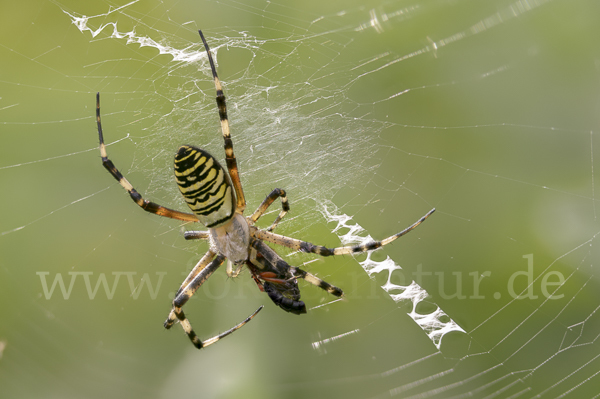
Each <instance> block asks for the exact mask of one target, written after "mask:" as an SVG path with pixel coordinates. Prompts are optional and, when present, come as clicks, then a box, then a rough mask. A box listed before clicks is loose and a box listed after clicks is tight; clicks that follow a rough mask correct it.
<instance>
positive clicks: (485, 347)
mask: <svg viewBox="0 0 600 399" xmlns="http://www.w3.org/2000/svg"><path fill="white" fill-rule="evenodd" d="M598 15H600V5H599V4H598V3H597V2H594V1H590V0H580V1H543V0H537V1H525V0H521V1H500V0H494V1H486V2H481V1H371V0H369V1H361V2H355V1H344V2H341V1H332V2H315V1H305V2H302V3H300V2H285V1H268V2H267V1H254V0H253V1H251V2H245V3H241V2H236V1H229V0H225V1H183V2H182V1H179V2H170V1H162V2H158V1H138V2H131V3H128V2H121V3H114V2H104V1H100V2H93V3H90V2H86V3H82V2H75V1H60V2H57V1H29V2H18V3H15V2H7V1H3V2H2V12H1V13H0V20H1V23H0V30H1V31H2V35H1V36H0V37H1V38H2V39H0V58H1V59H2V66H1V68H0V88H1V91H0V93H1V94H0V129H1V138H2V145H1V146H0V160H1V161H0V179H1V180H0V181H1V183H2V196H1V197H0V198H1V201H2V202H1V203H0V207H1V208H2V209H3V210H4V212H3V214H2V216H1V218H0V220H1V222H0V232H1V233H2V235H1V236H0V314H1V315H2V318H1V322H0V397H2V398H4V397H6V398H27V397H35V398H53V397H56V398H59V397H60V398H106V397H114V398H121V397H123V398H124V397H128V398H132V397H145V398H146V397H157V398H163V397H174V396H178V395H187V396H192V397H219V398H230V397H240V396H242V397H248V398H253V397H261V398H265V397H266V398H303V397H351V398H372V397H377V398H379V397H402V398H404V397H416V396H418V397H436V398H449V397H477V398H479V397H491V396H493V397H502V398H508V397H532V396H535V395H540V396H542V397H559V396H561V395H563V396H561V397H572V398H586V397H593V396H594V395H596V394H597V393H598V392H600V380H599V377H598V372H599V371H600V360H598V359H599V357H600V350H599V348H598V344H597V342H596V338H597V335H598V333H597V331H598V330H599V326H600V325H599V323H600V321H599V318H598V312H596V311H597V309H598V307H599V306H600V294H599V292H600V287H599V281H598V276H597V273H596V268H597V267H598V264H597V263H596V262H597V261H598V250H597V248H596V245H597V244H596V236H597V234H598V233H599V232H600V224H599V223H598V212H599V211H598V210H597V207H598V201H597V200H596V195H595V193H596V191H597V190H598V189H597V187H600V181H599V180H598V178H597V175H598V172H599V171H600V165H598V159H600V154H599V153H598V151H597V150H596V148H598V142H599V141H598V140H599V136H598V117H597V115H598V112H597V111H598V107H599V106H600V101H599V94H598V93H600V79H599V75H600V74H599V70H600V50H599V48H598V45H597V38H598V37H600V28H599V26H598V23H597V20H598ZM84 16H87V17H89V18H87V19H86V18H82V17H84ZM75 18H80V19H78V20H77V21H79V22H80V24H79V25H76V24H74V23H72V22H73V20H74V19H75ZM84 23H85V24H86V25H85V26H86V27H88V28H89V29H90V30H87V29H84V25H83V24H84ZM78 27H79V28H81V31H80V29H78ZM102 27H103V29H100V28H102ZM197 29H202V30H203V31H204V34H205V36H206V37H207V40H208V42H209V44H210V45H211V47H212V48H213V50H214V51H215V53H216V59H217V63H218V72H219V75H220V77H221V79H222V80H223V82H224V85H225V91H226V95H227V99H228V106H229V116H230V121H231V127H232V135H233V139H234V143H235V150H236V156H237V157H238V159H239V163H240V170H241V174H242V182H243V184H244V189H245V192H246V198H247V200H248V208H249V210H253V209H254V208H255V207H256V206H257V205H258V204H259V203H260V201H261V200H262V199H263V198H264V196H265V195H266V194H267V193H269V192H270V190H271V189H273V188H275V187H281V188H284V189H286V191H287V192H288V195H289V198H290V203H291V206H292V212H291V213H290V214H289V215H288V217H287V218H286V221H285V222H284V223H282V224H281V225H280V228H279V232H280V233H281V234H286V235H292V236H294V237H297V238H301V239H306V240H309V241H311V242H314V243H318V244H324V245H327V246H329V247H333V246H337V245H340V240H339V238H338V237H337V235H336V234H335V232H334V231H333V229H334V228H335V227H336V223H332V222H328V221H327V219H326V218H325V217H324V216H323V215H322V209H323V204H329V210H330V211H332V210H334V207H335V208H336V210H335V211H336V214H338V215H341V214H346V215H350V216H352V217H353V222H351V223H358V224H360V225H361V226H362V227H363V228H364V229H365V230H366V233H367V234H370V235H371V236H373V237H374V238H377V239H380V238H384V237H386V236H388V235H391V234H394V233H395V232H397V231H400V230H401V229H403V228H404V227H406V226H408V225H410V224H411V223H413V222H414V221H416V220H417V219H418V218H419V217H420V216H422V215H423V214H424V213H425V212H427V211H428V210H429V209H431V208H432V207H436V208H437V212H436V213H435V214H434V215H433V216H432V217H431V218H430V219H429V220H427V222H425V223H424V224H423V225H422V226H420V227H419V228H418V229H417V230H415V231H414V232H412V233H410V234H409V235H407V236H406V237H403V238H401V239H400V240H399V241H397V242H395V243H394V244H392V245H390V246H389V247H386V248H385V249H383V250H381V251H378V252H376V253H375V254H373V255H372V258H373V259H375V260H378V261H382V260H385V259H386V257H388V256H389V257H390V258H391V259H393V260H394V261H395V262H396V263H397V264H398V265H400V266H401V267H402V270H401V271H400V270H398V271H396V272H394V274H392V277H391V278H390V281H391V282H392V283H394V284H401V285H408V284H409V283H410V281H411V280H412V279H413V278H415V273H416V272H418V271H422V272H423V273H425V274H423V275H422V277H421V281H420V285H421V286H422V287H423V288H424V289H425V290H427V292H428V293H429V294H430V297H429V298H427V299H426V300H425V301H424V302H421V303H420V304H419V305H418V307H417V311H418V312H419V313H421V314H428V313H431V312H433V311H434V310H436V308H437V306H439V307H440V308H441V309H442V310H443V311H444V312H445V313H446V314H447V316H444V317H442V321H448V320H449V318H451V319H452V320H454V321H455V322H456V323H458V324H459V325H460V326H461V327H462V329H464V330H465V333H460V332H452V333H449V334H447V335H444V337H443V339H442V344H441V347H440V348H439V349H438V348H436V346H435V345H434V344H433V342H432V340H430V339H429V338H428V336H427V335H426V331H424V330H423V329H422V328H421V327H419V326H418V325H417V324H416V323H415V322H414V320H413V319H412V318H411V317H409V316H408V315H407V313H409V312H411V310H412V303H411V302H410V301H400V302H398V303H396V302H394V301H393V300H392V299H391V298H390V296H389V295H388V294H387V293H386V292H385V291H384V290H382V289H381V288H380V287H381V286H382V285H384V284H385V283H386V282H387V281H388V274H387V272H385V271H384V272H382V273H380V274H374V275H373V276H371V277H369V275H368V274H367V273H365V271H363V269H362V268H361V266H360V264H359V263H358V261H362V260H364V256H363V257H358V258H357V259H354V258H352V257H349V256H344V257H336V258H334V259H326V260H323V259H318V260H317V261H315V262H314V263H309V264H307V265H306V266H305V268H306V269H307V270H309V271H311V272H313V273H315V274H317V275H318V276H320V277H321V278H323V279H325V280H327V281H328V282H330V283H332V284H335V285H336V286H339V287H341V288H342V289H343V290H344V291H345V293H346V298H345V300H344V301H340V302H335V303H329V302H331V301H332V300H333V298H332V297H329V296H327V295H326V294H325V293H323V292H321V290H319V289H318V288H315V287H313V286H310V285H308V284H305V283H303V282H301V283H300V284H301V288H302V295H303V300H304V301H305V302H306V303H307V307H308V308H309V309H310V308H313V307H316V308H314V309H312V310H310V311H309V312H308V314H307V315H303V316H301V317H296V316H294V315H290V314H287V313H285V312H283V311H281V310H279V309H278V308H276V307H275V305H273V304H272V303H271V302H270V301H269V299H268V297H267V296H266V295H265V294H263V293H261V292H259V290H258V289H257V287H256V285H255V284H254V282H253V281H252V279H251V278H250V277H249V275H248V273H247V272H246V273H243V274H242V275H240V276H239V277H238V278H237V279H228V278H227V277H226V275H225V273H224V271H223V270H222V271H220V272H217V273H216V274H215V275H214V276H212V277H211V279H210V280H209V281H208V282H207V283H206V284H205V285H204V286H203V287H202V289H201V290H200V291H199V292H198V293H197V295H196V296H195V297H194V299H193V300H191V301H190V302H189V304H188V305H187V307H186V313H187V315H188V317H189V318H190V320H191V322H192V324H193V326H194V327H195V330H196V332H197V333H198V334H199V335H200V336H201V337H203V338H208V337H210V336H212V335H214V334H216V333H218V332H219V331H223V330H225V329H227V328H229V327H231V326H233V325H234V324H236V323H237V322H239V321H241V320H242V319H243V318H244V317H246V316H247V315H248V314H250V313H251V312H252V311H253V310H254V309H256V308H257V307H258V306H259V305H261V304H264V305H265V309H264V310H263V311H262V312H261V313H260V314H259V315H258V316H257V318H256V319H254V320H253V321H252V322H251V323H249V324H248V325H247V326H245V327H244V328H243V329H241V330H240V331H238V332H236V333H235V334H233V335H232V336H231V337H228V338H227V339H225V340H223V341H221V342H219V343H218V344H216V345H214V346H212V347H210V348H207V349H205V350H203V351H201V352H198V351H197V350H196V349H194V348H193V347H192V345H191V344H190V343H189V341H188V339H187V338H186V337H185V335H184V334H183V333H182V331H181V328H180V327H179V326H175V328H173V329H172V330H171V331H166V330H164V329H163V327H162V322H163V321H164V319H165V318H166V316H167V314H168V312H169V309H170V300H171V298H172V295H173V292H174V291H175V290H176V289H177V288H178V287H179V284H180V283H181V281H182V279H183V278H184V276H185V275H186V274H187V272H188V271H189V269H190V268H191V267H192V266H193V265H194V264H195V263H196V262H197V260H198V259H199V258H200V256H201V255H202V253H204V252H205V251H206V249H207V247H206V244H202V243H195V242H185V240H184V239H183V237H182V231H184V230H185V229H194V228H196V227H194V226H182V225H181V223H179V222H177V221H172V220H168V219H165V220H163V219H162V218H159V217H156V216H154V215H150V214H146V213H145V212H143V211H141V210H139V209H138V207H136V206H135V205H134V204H133V203H132V202H131V200H130V199H129V198H128V196H127V194H126V193H125V192H124V190H122V189H121V187H120V186H119V185H118V184H117V183H116V181H114V179H112V177H111V176H110V175H109V174H108V173H107V172H106V171H105V170H104V169H103V168H102V166H101V163H100V156H99V153H98V150H97V132H96V126H95V118H94V112H95V93H96V92H97V91H100V92H101V93H102V112H103V114H102V116H103V127H104V131H105V140H106V142H107V144H110V145H109V147H108V151H109V156H110V157H111V159H112V160H113V161H114V162H115V164H116V165H117V167H119V169H120V170H121V171H122V172H123V173H124V174H125V175H126V176H127V177H128V178H129V180H130V181H131V182H132V183H133V184H134V186H135V187H136V188H137V189H138V190H139V191H140V192H141V193H142V194H143V195H144V196H145V197H146V198H147V199H151V200H154V201H156V202H159V203H161V204H164V205H166V206H170V207H175V208H177V209H180V210H185V205H184V203H183V201H182V200H181V199H180V198H179V194H178V193H177V190H176V188H175V183H174V182H173V179H172V169H171V168H172V156H173V154H174V152H175V151H176V149H177V147H178V145H180V144H184V143H189V144H195V145H198V146H201V147H203V148H206V149H207V150H208V151H210V152H211V153H212V154H214V155H215V156H217V157H218V158H220V159H222V158H223V152H222V138H221V136H220V131H219V123H218V114H217V110H216V105H215V103H214V86H213V84H212V81H211V79H210V75H209V69H208V68H207V64H206V59H205V58H204V53H203V49H202V48H201V45H200V40H199V37H198V35H197ZM92 32H93V34H92ZM126 33H129V34H126ZM139 38H145V40H146V41H145V42H143V43H142V44H143V45H140V39H139ZM328 201H330V202H328ZM277 207H278V205H275V206H274V208H273V209H274V211H273V213H270V214H269V215H267V216H266V217H265V221H264V222H263V224H262V226H266V225H267V224H268V222H269V221H270V220H272V219H273V218H274V216H275V214H276V213H275V212H276V209H277ZM345 232H346V231H344V230H342V231H341V233H342V234H343V233H345ZM280 253H281V254H282V255H283V256H285V257H286V259H288V261H289V262H290V263H292V264H296V265H300V264H302V263H304V262H309V261H310V260H312V259H314V258H315V257H313V256H306V255H300V254H291V253H290V251H287V250H281V251H280ZM528 259H531V260H532V261H531V265H532V269H531V277H532V279H533V280H531V281H528V276H526V275H525V274H524V273H525V272H527V271H528ZM518 272H523V273H521V274H515V273H518ZM427 273H429V274H427ZM145 274H147V276H146V277H144V275H145ZM56 276H59V277H61V278H63V280H64V284H65V290H69V289H70V294H69V295H68V298H65V297H64V295H63V294H62V293H61V288H60V286H58V285H55V286H54V291H53V293H52V294H49V293H48V292H46V293H45V292H44V286H43V281H46V284H47V289H50V288H51V287H52V284H53V282H54V281H55V278H56ZM117 276H119V277H118V280H116V278H117ZM560 276H562V277H563V278H564V281H562V283H561V284H560V286H556V285H554V286H549V287H548V291H549V292H550V293H553V292H554V290H557V291H556V292H554V294H555V295H557V296H558V297H559V298H558V299H547V298H546V297H545V296H544V291H543V288H544V287H543V281H544V280H545V281H546V282H550V283H551V282H556V281H559V282H560V280H559V277H560ZM86 277H87V278H89V281H90V286H89V287H86V284H85V278H86ZM102 277H105V278H106V279H107V283H108V287H109V288H110V289H111V290H114V291H112V293H109V294H108V295H107V293H106V292H105V290H104V288H103V287H102V286H99V288H98V290H97V291H96V292H95V294H94V295H90V289H91V290H92V291H93V290H94V288H95V287H96V283H97V281H98V279H100V278H102ZM44 279H45V280H44ZM474 279H481V283H480V285H479V289H478V290H476V289H475V287H474V284H473V281H474ZM115 281H117V282H116V283H115V284H114V285H113V283H114V282H115ZM71 282H72V286H70V284H71ZM148 282H149V283H150V284H151V289H150V290H149V287H148ZM511 282H512V283H514V284H513V285H514V290H515V291H516V292H520V291H522V290H525V289H527V286H528V284H529V283H530V282H531V285H530V287H529V288H528V291H526V293H528V292H529V293H531V295H530V296H529V297H527V298H524V299H520V300H515V299H513V298H511V296H510V295H509V294H510V292H509V286H510V284H511ZM132 288H133V289H134V291H135V289H136V288H137V290H138V291H135V292H134V293H133V294H132ZM458 290H461V291H460V292H461V294H462V296H454V297H453V296H452V294H453V293H456V292H457V291H458ZM109 291H110V290H109ZM396 293H397V292H396ZM319 305H324V306H320V307H317V306H319ZM430 327H431V328H434V329H435V326H430ZM437 328H439V326H437ZM348 332H352V333H351V334H348V335H346V336H343V337H340V338H338V339H335V340H329V341H326V342H321V341H324V340H327V339H330V338H332V337H336V336H340V335H342V334H345V333H348ZM315 342H321V344H320V345H319V347H318V349H315V345H314V343H315Z"/></svg>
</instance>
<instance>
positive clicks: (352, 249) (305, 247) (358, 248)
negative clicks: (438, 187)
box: [252, 208, 435, 256]
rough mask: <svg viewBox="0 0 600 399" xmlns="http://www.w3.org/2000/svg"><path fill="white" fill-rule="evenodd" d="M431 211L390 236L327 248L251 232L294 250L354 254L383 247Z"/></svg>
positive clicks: (276, 235) (278, 235) (321, 253)
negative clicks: (364, 242) (358, 243)
mask: <svg viewBox="0 0 600 399" xmlns="http://www.w3.org/2000/svg"><path fill="white" fill-rule="evenodd" d="M433 212H435V208H433V209H432V210H430V211H429V212H427V213H426V214H425V215H424V216H423V217H421V218H420V219H419V220H417V221H416V222H415V223H413V224H412V225H410V226H409V227H407V228H405V229H404V230H402V231H401V232H399V233H396V234H394V235H392V236H389V237H387V238H384V239H383V240H381V241H371V242H368V243H366V244H361V245H354V246H348V247H337V248H327V247H324V246H322V245H315V244H312V243H310V242H307V241H302V240H298V239H295V238H291V237H286V236H282V235H280V234H275V233H271V232H268V231H264V230H259V229H257V228H255V227H253V228H252V229H253V230H252V234H253V235H254V236H255V237H256V238H258V239H259V240H264V241H268V242H272V243H273V244H277V245H281V246H284V247H288V248H292V249H294V250H296V251H301V252H308V253H313V254H317V255H321V256H332V255H349V254H356V253H361V252H366V251H372V250H375V249H378V248H381V247H383V246H384V245H387V244H389V243H391V242H392V241H394V240H396V239H397V238H399V237H402V236H403V235H405V234H406V233H408V232H410V231H412V230H413V229H414V228H416V227H417V226H418V225H420V224H421V223H423V222H424V221H425V219H427V218H428V217H429V216H430V215H431V214H432V213H433Z"/></svg>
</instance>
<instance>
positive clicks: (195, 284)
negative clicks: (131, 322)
mask: <svg viewBox="0 0 600 399" xmlns="http://www.w3.org/2000/svg"><path fill="white" fill-rule="evenodd" d="M207 255H209V256H210V258H212V256H214V253H213V254H212V255H211V254H210V251H209V253H208V254H207ZM207 255H205V256H204V257H203V258H202V260H204V259H205V258H207ZM202 260H201V261H200V263H202ZM224 260H225V256H223V255H218V256H217V257H216V258H215V259H214V260H212V262H210V264H209V265H207V266H206V267H204V268H203V269H202V270H200V272H199V273H197V274H196V275H195V277H194V278H193V280H192V281H191V282H190V283H189V284H188V285H187V286H186V287H185V288H183V289H180V292H179V293H178V295H177V296H176V297H175V299H174V300H173V310H172V311H171V313H170V314H169V317H168V318H167V320H166V321H165V328H167V329H168V328H170V327H171V326H172V325H173V323H174V321H175V318H176V319H178V320H179V323H180V324H181V326H182V327H183V330H184V331H185V333H186V334H187V336H188V337H189V338H190V340H191V341H192V343H193V344H194V346H195V347H196V348H198V349H202V348H204V347H206V346H208V345H212V344H214V343H215V342H217V341H218V340H220V339H221V338H224V337H226V336H228V335H229V334H231V333H232V332H234V331H236V330H238V329H239V328H241V327H243V326H244V325H245V324H246V323H248V322H249V321H250V320H252V318H253V317H254V316H256V314H257V313H258V312H260V310H261V309H262V308H263V307H262V306H261V307H259V308H258V309H257V310H255V311H254V313H252V314H251V315H250V316H248V317H247V318H245V319H244V320H243V321H242V322H241V323H239V324H237V325H236V326H234V327H232V328H230V329H229V330H227V331H225V332H222V333H221V334H219V335H216V336H214V337H212V338H209V339H207V340H204V341H202V340H200V338H198V336H197V335H196V333H195V332H194V330H193V328H192V325H191V324H190V322H189V320H188V319H187V317H186V316H185V313H184V312H183V310H182V309H181V308H182V307H183V305H185V304H186V303H187V301H188V300H189V299H190V298H191V297H192V295H194V293H195V292H196V291H197V290H198V288H200V286H201V285H202V284H203V283H204V282H205V281H206V279H208V278H209V277H210V276H211V275H212V274H213V273H214V272H215V270H217V269H218V268H219V266H221V264H222V263H223V261H224ZM188 277H189V276H188ZM171 314H173V315H174V317H173V316H171Z"/></svg>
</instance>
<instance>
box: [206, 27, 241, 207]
mask: <svg viewBox="0 0 600 399" xmlns="http://www.w3.org/2000/svg"><path fill="white" fill-rule="evenodd" d="M198 33H199V34H200V38H201V39H202V43H204V48H205V49H206V54H208V61H209V62H210V69H211V71H212V75H213V78H214V80H215V89H216V90H217V106H218V108H219V118H220V119H221V130H222V132H223V140H225V161H226V162H227V170H228V171H229V176H230V177H231V183H232V184H233V188H234V189H235V194H236V197H237V209H236V211H237V212H238V213H240V214H242V213H244V209H246V199H245V197H244V190H243V189H242V182H241V181H240V175H239V172H238V167H237V161H236V159H235V155H234V154H233V141H232V140H231V134H230V133H229V120H228V119H227V105H226V103H225V94H223V87H221V81H220V80H219V77H218V76H217V70H216V68H215V63H214V61H213V58H212V55H211V53H210V49H209V48H208V43H206V39H205V38H204V35H203V34H202V31H201V30H199V31H198Z"/></svg>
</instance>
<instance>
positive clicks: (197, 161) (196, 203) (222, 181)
mask: <svg viewBox="0 0 600 399" xmlns="http://www.w3.org/2000/svg"><path fill="white" fill-rule="evenodd" d="M175 180H176V181H177V185H178V186H179V190H180V191H181V194H183V198H184V199H185V202H187V204H188V205H189V207H190V209H191V210H192V211H193V212H194V214H195V215H196V216H197V217H198V220H199V221H200V223H202V224H203V225H205V226H206V227H208V228H213V227H218V226H219V225H222V224H224V223H226V222H228V221H229V220H231V218H232V217H233V215H234V213H235V204H236V198H235V192H234V191H233V187H232V186H231V182H230V180H229V175H228V174H227V172H226V171H225V169H223V167H222V166H221V165H220V164H219V162H218V161H217V160H216V159H215V158H214V157H213V156H212V155H210V154H209V153H208V152H206V151H204V150H202V149H200V148H198V147H194V146H190V145H184V146H181V147H179V150H178V151H177V154H175Z"/></svg>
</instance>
